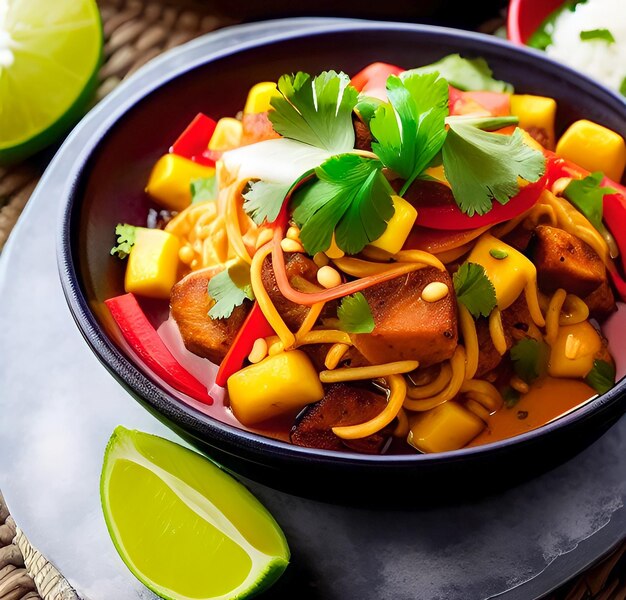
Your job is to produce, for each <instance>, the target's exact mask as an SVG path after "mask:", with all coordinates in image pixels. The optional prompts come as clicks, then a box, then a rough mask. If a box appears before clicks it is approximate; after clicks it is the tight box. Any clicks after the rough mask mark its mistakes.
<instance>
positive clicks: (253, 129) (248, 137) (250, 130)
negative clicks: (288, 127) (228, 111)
mask: <svg viewBox="0 0 626 600" xmlns="http://www.w3.org/2000/svg"><path fill="white" fill-rule="evenodd" d="M241 124H242V126H243V127H242V132H241V145H242V146H247V145H248V144H255V143H256V142H262V141H264V140H273V139H275V138H279V137H280V136H279V135H278V134H277V133H276V132H275V131H274V128H273V127H272V122H271V121H270V120H269V118H268V116H267V113H266V112H262V113H253V114H248V115H245V114H244V115H243V117H242V120H241Z"/></svg>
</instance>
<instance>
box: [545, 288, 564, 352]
mask: <svg viewBox="0 0 626 600" xmlns="http://www.w3.org/2000/svg"><path fill="white" fill-rule="evenodd" d="M566 296H567V292H566V291H565V290H564V289H562V288H559V289H558V290H557V291H556V292H554V295H553V296H552V299H551V300H550V304H549V305H548V312H547V314H546V335H545V340H546V342H548V344H549V345H552V344H554V342H555V341H556V338H557V336H558V335H559V320H560V315H561V308H562V307H563V303H564V302H565V298H566Z"/></svg>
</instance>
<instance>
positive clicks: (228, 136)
mask: <svg viewBox="0 0 626 600" xmlns="http://www.w3.org/2000/svg"><path fill="white" fill-rule="evenodd" d="M242 130H243V125H242V124H241V121H238V120H237V119H233V118H231V117H224V118H222V119H220V120H219V121H218V122H217V125H216V126H215V131H214V132H213V135H212V136H211V141H210V142H209V150H216V151H219V152H224V151H226V150H232V149H233V148H238V147H239V146H240V145H241V133H242Z"/></svg>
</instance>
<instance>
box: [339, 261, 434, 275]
mask: <svg viewBox="0 0 626 600" xmlns="http://www.w3.org/2000/svg"><path fill="white" fill-rule="evenodd" d="M333 263H334V264H335V265H336V266H337V267H339V269H341V270H342V271H343V272H344V273H346V274H347V275H350V276H351V277H369V276H371V275H379V274H380V273H386V272H387V271H389V270H390V269H393V268H394V267H395V266H396V265H395V264H394V263H377V262H370V261H367V260H361V259H359V258H347V257H343V258H334V259H333ZM426 266H428V265H426V264H423V265H420V268H424V267H426Z"/></svg>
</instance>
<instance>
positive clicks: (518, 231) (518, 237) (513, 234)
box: [502, 223, 533, 253]
mask: <svg viewBox="0 0 626 600" xmlns="http://www.w3.org/2000/svg"><path fill="white" fill-rule="evenodd" d="M532 237H533V230H532V229H527V228H526V227H524V224H523V223H522V224H521V225H518V226H517V227H515V228H514V229H513V230H512V231H509V233H507V234H506V235H505V236H503V237H502V241H503V242H505V243H506V244H508V245H509V246H513V248H515V249H516V250H519V251H520V252H522V253H525V252H526V249H527V248H528V246H529V245H530V241H531V240H532Z"/></svg>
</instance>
